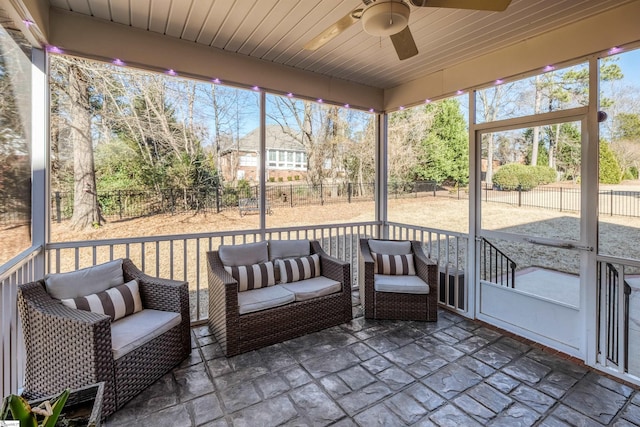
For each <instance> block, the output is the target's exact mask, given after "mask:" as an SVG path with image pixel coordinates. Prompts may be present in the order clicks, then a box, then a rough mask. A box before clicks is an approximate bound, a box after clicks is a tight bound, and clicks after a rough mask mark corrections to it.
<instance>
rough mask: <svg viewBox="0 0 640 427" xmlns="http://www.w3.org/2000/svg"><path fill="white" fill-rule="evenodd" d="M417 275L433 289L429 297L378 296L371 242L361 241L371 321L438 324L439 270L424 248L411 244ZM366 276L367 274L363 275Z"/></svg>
mask: <svg viewBox="0 0 640 427" xmlns="http://www.w3.org/2000/svg"><path fill="white" fill-rule="evenodd" d="M411 250H412V252H413V255H414V263H415V267H416V274H417V276H418V277H420V278H421V279H422V280H423V281H424V282H425V283H427V284H428V285H429V293H428V294H405V293H394V292H376V290H375V288H374V283H373V278H374V271H373V267H374V262H373V257H372V256H371V252H370V250H369V240H368V239H360V256H359V260H358V263H359V267H360V270H359V272H360V274H359V291H360V302H361V303H362V305H363V306H364V317H365V318H367V319H394V320H423V321H428V322H435V321H437V320H438V287H437V285H438V266H437V265H436V263H435V262H433V261H432V260H430V259H429V258H427V256H426V255H425V254H424V251H423V250H422V244H421V243H420V242H418V241H413V240H412V241H411ZM362 273H364V274H362Z"/></svg>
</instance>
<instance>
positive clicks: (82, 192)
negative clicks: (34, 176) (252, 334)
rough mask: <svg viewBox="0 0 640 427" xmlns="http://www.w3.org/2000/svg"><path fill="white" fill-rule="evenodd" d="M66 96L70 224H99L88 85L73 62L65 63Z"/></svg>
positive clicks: (83, 227)
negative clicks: (70, 169)
mask: <svg viewBox="0 0 640 427" xmlns="http://www.w3.org/2000/svg"><path fill="white" fill-rule="evenodd" d="M69 99H70V102H71V105H70V119H69V120H70V121H71V122H70V126H69V139H70V141H71V142H72V144H73V181H74V195H73V216H72V217H71V227H73V228H74V229H76V230H81V229H86V228H90V227H94V226H99V225H101V223H102V215H101V214H100V206H99V205H98V194H97V192H96V174H95V167H94V161H93V144H92V140H91V112H90V110H89V87H88V83H87V78H86V76H85V74H84V72H83V71H82V70H81V69H80V68H79V67H77V66H76V65H70V66H69Z"/></svg>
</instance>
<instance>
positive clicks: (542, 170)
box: [533, 166, 558, 185]
mask: <svg viewBox="0 0 640 427" xmlns="http://www.w3.org/2000/svg"><path fill="white" fill-rule="evenodd" d="M533 168H534V169H535V173H536V177H537V179H538V185H542V184H551V183H552V182H556V180H557V179H558V173H557V172H556V170H555V169H553V168H552V167H549V166H534V167H533Z"/></svg>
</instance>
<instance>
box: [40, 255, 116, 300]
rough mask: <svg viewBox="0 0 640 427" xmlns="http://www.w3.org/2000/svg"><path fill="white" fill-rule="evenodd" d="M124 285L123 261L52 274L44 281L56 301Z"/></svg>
mask: <svg viewBox="0 0 640 427" xmlns="http://www.w3.org/2000/svg"><path fill="white" fill-rule="evenodd" d="M123 283H124V275H123V274H122V259H116V260H113V261H109V262H106V263H104V264H99V265H94V266H93V267H87V268H83V269H81V270H76V271H70V272H68V273H56V274H50V275H48V276H47V277H45V279H44V285H45V288H46V289H47V292H48V293H49V295H51V297H53V298H56V299H73V298H78V297H83V296H85V295H90V294H97V293H99V292H103V291H106V290H107V289H109V288H112V287H114V286H118V285H122V284H123Z"/></svg>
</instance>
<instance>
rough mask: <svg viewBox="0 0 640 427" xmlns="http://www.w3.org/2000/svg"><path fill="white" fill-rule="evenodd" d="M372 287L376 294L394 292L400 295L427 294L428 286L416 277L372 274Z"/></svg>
mask: <svg viewBox="0 0 640 427" xmlns="http://www.w3.org/2000/svg"><path fill="white" fill-rule="evenodd" d="M373 287H374V289H375V290H376V291H377V292H396V293H400V294H428V293H429V285H427V284H426V283H425V282H424V281H423V280H422V279H421V278H420V277H418V276H394V275H386V274H374V275H373Z"/></svg>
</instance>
